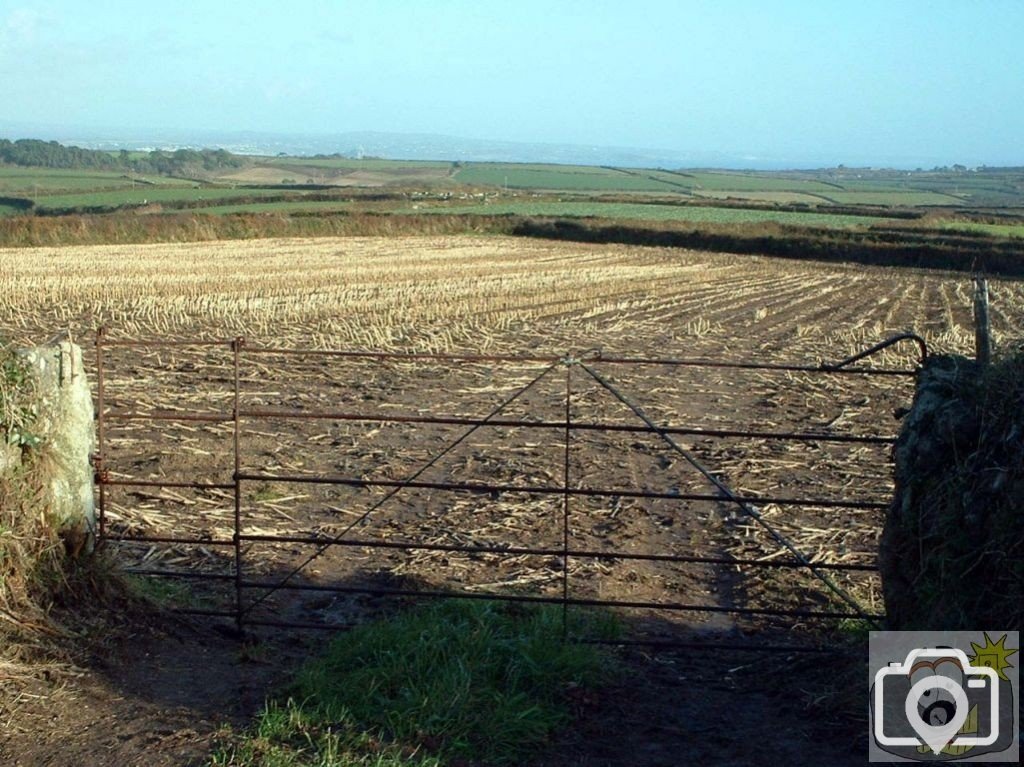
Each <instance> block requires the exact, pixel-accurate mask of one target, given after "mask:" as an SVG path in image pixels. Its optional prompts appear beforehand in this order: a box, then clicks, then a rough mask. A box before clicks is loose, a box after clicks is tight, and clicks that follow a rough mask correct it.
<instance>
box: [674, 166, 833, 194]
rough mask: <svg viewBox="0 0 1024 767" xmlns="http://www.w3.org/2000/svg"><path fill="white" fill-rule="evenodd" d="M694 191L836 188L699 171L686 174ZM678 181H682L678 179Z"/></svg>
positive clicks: (769, 177)
mask: <svg viewBox="0 0 1024 767" xmlns="http://www.w3.org/2000/svg"><path fill="white" fill-rule="evenodd" d="M688 175H690V176H691V177H692V180H693V185H694V188H695V189H712V190H721V191H735V192H803V193H805V194H818V193H827V192H834V191H838V187H836V186H834V185H832V184H827V183H824V182H821V181H812V180H808V179H803V178H789V177H785V176H776V175H769V174H766V173H725V172H717V171H714V172H711V171H701V172H695V173H691V174H688ZM680 180H684V179H683V177H680Z"/></svg>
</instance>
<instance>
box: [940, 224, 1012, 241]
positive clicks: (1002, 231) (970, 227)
mask: <svg viewBox="0 0 1024 767" xmlns="http://www.w3.org/2000/svg"><path fill="white" fill-rule="evenodd" d="M942 226H943V227H944V228H946V229H959V230H964V231H968V232H985V233H987V234H995V235H999V236H1001V237H1024V224H976V223H973V222H970V221H945V222H943V223H942Z"/></svg>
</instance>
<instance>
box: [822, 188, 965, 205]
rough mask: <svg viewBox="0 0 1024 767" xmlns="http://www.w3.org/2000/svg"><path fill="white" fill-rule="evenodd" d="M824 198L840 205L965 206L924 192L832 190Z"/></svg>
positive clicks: (955, 199)
mask: <svg viewBox="0 0 1024 767" xmlns="http://www.w3.org/2000/svg"><path fill="white" fill-rule="evenodd" d="M823 196H824V197H827V198H828V199H830V200H832V201H833V202H836V203H839V204H840V205H895V206H913V205H963V200H961V199H959V198H958V197H954V196H953V195H950V194H939V193H937V192H923V191H913V190H907V191H897V190H894V191H880V192H860V191H858V192H840V191H838V190H832V191H831V192H827V193H824V194H823Z"/></svg>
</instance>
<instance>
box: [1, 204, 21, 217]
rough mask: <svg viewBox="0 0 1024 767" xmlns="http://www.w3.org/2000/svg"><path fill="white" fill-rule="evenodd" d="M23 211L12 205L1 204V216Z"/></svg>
mask: <svg viewBox="0 0 1024 767" xmlns="http://www.w3.org/2000/svg"><path fill="white" fill-rule="evenodd" d="M20 212H21V211H20V210H18V209H17V208H14V207H11V206H10V205H0V216H13V215H15V214H16V213H20Z"/></svg>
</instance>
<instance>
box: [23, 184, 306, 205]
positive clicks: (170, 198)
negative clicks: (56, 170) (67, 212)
mask: <svg viewBox="0 0 1024 767" xmlns="http://www.w3.org/2000/svg"><path fill="white" fill-rule="evenodd" d="M297 193H299V194H301V190H297ZM275 194H281V190H280V189H228V188H210V187H179V188H172V189H160V188H155V187H136V188H135V189H122V190H119V191H116V192H85V193H82V194H55V195H45V196H41V197H38V198H36V204H37V205H38V206H39V207H40V208H43V209H55V208H56V209H60V208H76V207H106V208H116V207H118V206H119V205H143V204H146V203H162V202H175V201H188V202H192V201H199V200H221V199H230V198H238V197H262V196H265V195H275Z"/></svg>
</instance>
